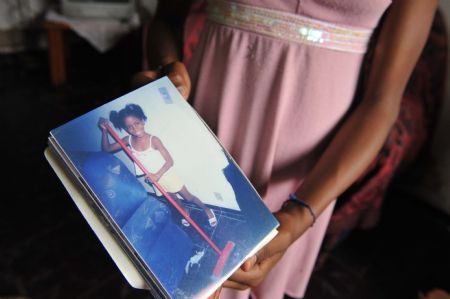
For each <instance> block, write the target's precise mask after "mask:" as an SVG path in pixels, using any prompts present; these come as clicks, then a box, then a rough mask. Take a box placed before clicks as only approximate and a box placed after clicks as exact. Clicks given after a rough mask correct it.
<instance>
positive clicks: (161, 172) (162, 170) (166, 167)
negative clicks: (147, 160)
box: [155, 161, 173, 179]
mask: <svg viewBox="0 0 450 299" xmlns="http://www.w3.org/2000/svg"><path fill="white" fill-rule="evenodd" d="M172 166H173V161H166V163H164V165H163V166H162V167H161V168H160V169H159V170H158V171H157V172H156V173H155V175H156V176H157V177H158V179H160V178H161V177H162V176H163V175H164V174H165V173H166V172H167V171H168V170H169V169H170V168H171V167H172Z"/></svg>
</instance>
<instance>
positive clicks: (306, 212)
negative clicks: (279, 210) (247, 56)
mask: <svg viewBox="0 0 450 299" xmlns="http://www.w3.org/2000/svg"><path fill="white" fill-rule="evenodd" d="M283 209H284V210H287V211H289V212H290V213H292V214H295V215H296V217H300V218H301V219H308V221H309V224H310V225H309V226H313V225H314V224H315V223H316V220H317V216H316V213H315V211H314V209H313V208H312V207H311V206H310V205H309V204H308V203H307V202H306V201H304V200H302V199H300V198H298V197H297V196H296V195H295V193H291V194H289V197H288V199H287V200H286V201H285V202H284V203H283ZM303 222H304V221H303Z"/></svg>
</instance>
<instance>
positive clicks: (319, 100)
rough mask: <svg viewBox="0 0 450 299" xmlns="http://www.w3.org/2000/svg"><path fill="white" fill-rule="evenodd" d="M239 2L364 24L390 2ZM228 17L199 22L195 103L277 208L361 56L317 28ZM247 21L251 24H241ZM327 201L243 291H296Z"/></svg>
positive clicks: (321, 138) (345, 94)
mask: <svg viewBox="0 0 450 299" xmlns="http://www.w3.org/2000/svg"><path fill="white" fill-rule="evenodd" d="M238 2H239V3H240V4H244V6H243V7H244V8H242V7H239V6H238V8H237V9H238V10H241V11H244V16H243V18H242V20H243V21H242V22H246V21H245V20H253V19H251V18H248V17H247V15H246V14H247V11H246V10H245V9H246V6H245V5H251V6H252V7H262V8H265V9H269V10H267V11H263V13H262V14H263V15H265V14H266V12H267V15H269V16H270V15H271V13H272V12H273V13H275V14H278V13H279V12H281V16H282V18H285V19H290V17H296V16H304V17H308V18H313V19H316V20H321V21H324V22H329V23H333V24H338V25H342V26H348V28H350V29H352V28H354V29H358V30H362V31H367V32H371V31H372V30H373V29H374V28H375V27H376V25H377V24H378V21H379V19H380V17H381V16H382V14H383V13H384V11H385V10H386V8H387V7H388V6H389V4H390V1H389V0H370V1H369V0H299V1H294V0H276V1H275V0H272V1H271V0H239V1H238ZM233 7H234V6H233ZM233 7H231V8H229V9H230V10H234V9H236V8H235V7H234V8H233ZM215 13H216V14H217V13H219V14H220V13H222V14H223V11H221V10H219V11H218V12H217V11H216V12H215ZM210 15H211V13H210ZM230 15H231V14H230ZM255 20H259V19H255ZM233 22H234V23H236V22H235V20H231V21H230V22H229V24H223V23H220V22H217V21H215V20H214V19H213V20H208V21H206V23H205V25H204V29H203V32H202V35H201V37H200V40H199V43H198V45H197V48H196V50H195V52H194V55H193V57H192V60H191V62H190V64H189V72H190V75H191V78H192V82H193V85H192V86H193V93H192V95H193V99H194V106H195V108H196V109H197V111H198V112H199V113H200V115H201V116H202V117H203V118H204V119H205V121H206V122H207V123H208V124H209V126H210V127H211V128H212V129H213V130H214V131H215V133H216V134H217V136H218V137H219V139H220V141H221V142H222V144H223V145H224V146H225V148H226V149H227V150H228V151H229V152H230V153H231V155H232V156H233V158H234V159H235V160H236V162H237V163H238V164H239V165H240V167H241V168H242V170H243V171H244V173H245V174H246V175H247V176H248V177H249V179H250V180H251V181H252V183H253V184H254V186H255V187H256V188H257V190H258V191H259V193H260V194H261V196H262V197H263V198H264V200H265V203H266V204H267V206H268V207H269V208H270V209H271V210H272V211H276V210H278V209H279V208H280V207H281V205H282V203H283V202H284V201H285V200H286V199H287V197H288V195H289V193H291V192H294V191H295V190H296V189H297V188H298V187H299V186H300V185H301V183H302V180H303V178H304V177H305V175H306V174H307V173H308V171H309V170H310V169H311V167H312V166H313V165H314V163H315V162H316V161H317V158H318V157H319V155H320V153H321V151H322V150H323V147H324V143H326V141H327V137H328V136H329V135H330V133H332V131H333V129H334V128H335V127H336V125H337V124H338V123H339V122H340V121H341V119H342V118H343V116H344V115H345V113H346V112H347V110H348V108H349V106H350V104H351V103H352V99H353V96H354V92H355V86H356V84H357V80H358V74H359V70H360V66H361V62H362V58H363V56H364V54H363V53H362V52H363V51H362V52H361V51H359V52H358V51H346V50H345V49H344V50H342V49H334V48H333V47H324V46H323V44H321V42H323V41H322V39H321V35H320V34H321V31H320V30H319V31H317V32H319V33H318V35H317V34H316V33H317V32H315V31H305V30H306V29H304V28H303V27H301V28H299V29H298V31H299V32H300V33H302V34H303V33H304V32H309V33H311V32H312V33H311V34H310V35H308V36H307V38H306V39H305V43H302V42H298V41H293V40H292V39H288V38H286V37H283V36H281V37H277V36H276V34H278V33H275V35H273V34H272V35H270V34H267V32H258V30H259V29H260V28H263V27H264V26H265V24H269V23H270V24H272V23H271V19H270V17H269V18H268V19H264V18H263V19H262V21H261V20H259V21H258V22H262V23H259V25H258V26H255V27H254V28H256V29H255V30H253V29H254V28H253V27H252V24H242V23H239V22H241V21H239V22H237V23H236V24H237V25H236V26H235V25H233V24H234V23H233ZM247 25H248V26H250V27H251V28H253V29H249V30H247V29H246V28H245V26H247ZM319 25H320V24H319ZM314 26H315V25H314ZM326 26H328V25H326ZM319 28H321V27H319ZM264 30H266V29H264V28H263V31H264ZM350 50H351V47H350ZM333 206H334V204H331V205H330V206H329V207H328V208H327V209H326V210H325V211H324V212H323V213H322V214H321V215H320V217H319V218H318V220H317V222H316V224H315V225H314V226H313V227H312V228H310V229H309V230H308V231H307V232H306V233H305V234H304V235H303V236H302V237H301V238H300V239H298V240H297V241H296V242H295V243H294V244H292V246H291V247H290V248H289V249H288V251H287V252H286V254H285V255H284V257H283V258H282V260H281V261H280V262H279V263H278V264H277V265H276V266H275V268H273V269H272V271H271V272H270V273H269V274H268V276H267V277H266V279H265V280H264V282H263V283H262V284H261V285H259V286H258V287H257V288H255V289H252V290H251V295H252V297H253V298H254V299H259V298H267V299H277V298H283V294H284V293H286V294H288V295H290V296H292V297H299V298H301V297H303V296H304V293H305V290H306V287H307V284H308V281H309V278H310V275H311V272H312V270H313V267H314V264H315V261H316V257H317V254H318V251H319V248H320V246H321V243H322V239H323V236H324V233H325V231H326V228H327V225H328V221H329V218H330V216H331V213H332V209H333ZM248 296H249V291H234V290H230V289H223V290H222V294H221V298H243V299H247V298H248Z"/></svg>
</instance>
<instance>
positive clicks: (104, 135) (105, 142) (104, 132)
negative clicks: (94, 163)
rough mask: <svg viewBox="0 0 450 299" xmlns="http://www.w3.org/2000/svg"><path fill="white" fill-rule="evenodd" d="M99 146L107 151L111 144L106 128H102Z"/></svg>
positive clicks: (109, 149)
mask: <svg viewBox="0 0 450 299" xmlns="http://www.w3.org/2000/svg"><path fill="white" fill-rule="evenodd" d="M101 146H102V151H104V152H108V153H109V152H110V151H111V144H110V143H109V139H108V131H107V130H106V129H102V137H101Z"/></svg>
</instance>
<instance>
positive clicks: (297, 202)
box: [286, 193, 317, 226]
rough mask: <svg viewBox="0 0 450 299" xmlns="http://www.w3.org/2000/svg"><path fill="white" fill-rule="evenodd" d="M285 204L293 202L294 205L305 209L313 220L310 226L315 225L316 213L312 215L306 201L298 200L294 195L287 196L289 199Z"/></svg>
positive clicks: (312, 212) (311, 210)
mask: <svg viewBox="0 0 450 299" xmlns="http://www.w3.org/2000/svg"><path fill="white" fill-rule="evenodd" d="M286 202H295V203H296V204H299V205H301V206H302V207H305V208H306V209H307V210H308V211H309V214H311V217H312V219H313V221H312V223H311V226H313V225H314V223H316V219H317V217H316V213H314V211H313V209H312V208H311V206H310V205H309V204H308V203H307V202H306V201H304V200H301V199H300V198H298V197H297V195H295V193H291V194H289V199H288V200H287V201H286Z"/></svg>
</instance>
